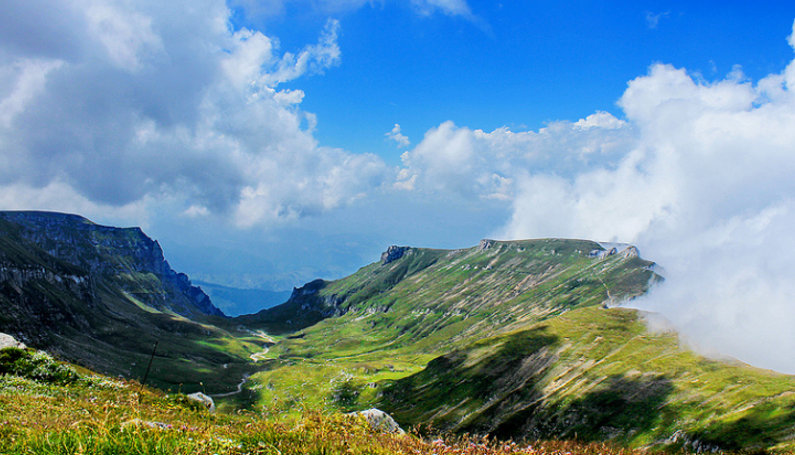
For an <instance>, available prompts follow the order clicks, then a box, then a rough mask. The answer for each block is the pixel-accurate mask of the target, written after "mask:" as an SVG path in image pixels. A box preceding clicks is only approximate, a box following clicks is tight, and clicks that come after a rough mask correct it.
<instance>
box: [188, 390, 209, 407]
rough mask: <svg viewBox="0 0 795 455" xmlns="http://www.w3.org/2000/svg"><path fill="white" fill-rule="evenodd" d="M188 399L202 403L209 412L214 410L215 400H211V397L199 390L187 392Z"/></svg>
mask: <svg viewBox="0 0 795 455" xmlns="http://www.w3.org/2000/svg"><path fill="white" fill-rule="evenodd" d="M188 399H190V400H193V401H195V402H197V403H201V404H203V405H204V407H205V408H207V410H208V411H210V412H215V401H213V399H212V398H210V397H209V396H207V395H205V394H203V393H201V392H196V393H191V394H189V395H188Z"/></svg>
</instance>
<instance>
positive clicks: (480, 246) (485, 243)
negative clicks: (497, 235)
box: [478, 239, 494, 251]
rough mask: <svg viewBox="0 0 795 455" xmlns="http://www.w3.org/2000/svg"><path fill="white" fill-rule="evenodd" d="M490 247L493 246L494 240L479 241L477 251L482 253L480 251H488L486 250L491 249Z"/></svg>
mask: <svg viewBox="0 0 795 455" xmlns="http://www.w3.org/2000/svg"><path fill="white" fill-rule="evenodd" d="M492 246H494V240H491V239H483V240H481V241H480V243H479V244H478V249H479V250H481V251H482V250H488V249H489V248H491V247H492Z"/></svg>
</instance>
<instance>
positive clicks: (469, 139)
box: [397, 112, 634, 199]
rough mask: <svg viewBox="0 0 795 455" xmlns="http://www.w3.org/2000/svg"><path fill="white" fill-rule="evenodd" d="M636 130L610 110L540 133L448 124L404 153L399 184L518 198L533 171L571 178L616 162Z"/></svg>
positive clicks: (556, 124)
mask: <svg viewBox="0 0 795 455" xmlns="http://www.w3.org/2000/svg"><path fill="white" fill-rule="evenodd" d="M632 141H634V133H633V129H632V127H631V126H630V125H628V124H627V123H626V122H624V121H622V120H619V119H617V118H615V117H614V116H612V115H611V114H609V113H607V112H597V113H595V114H593V115H590V116H588V117H587V118H585V119H582V120H579V121H577V122H554V123H551V124H549V125H548V126H547V127H545V128H541V129H540V130H538V131H521V132H514V131H511V130H510V129H509V128H506V127H503V128H498V129H496V130H494V131H492V132H490V133H487V132H484V131H482V130H471V129H469V128H466V127H457V126H456V125H454V124H453V123H452V122H445V123H442V124H441V125H439V126H438V127H436V128H433V129H431V130H429V131H428V132H427V133H426V134H425V137H424V138H423V140H422V142H420V143H419V144H418V145H417V146H416V147H415V148H414V149H412V150H410V151H407V152H405V153H404V154H403V156H402V160H403V168H402V169H401V170H400V173H399V175H398V185H397V186H398V187H399V188H403V189H417V190H422V191H428V192H434V191H439V190H442V189H444V190H447V191H453V192H455V193H458V194H460V195H461V196H464V197H480V198H496V199H510V198H513V197H514V195H515V194H516V192H517V190H519V188H518V187H517V184H516V182H518V181H519V180H521V179H522V178H523V177H524V176H525V175H526V174H527V173H528V172H532V171H533V170H534V169H546V170H547V171H548V172H550V173H552V174H554V175H559V176H568V175H571V174H572V173H575V172H578V171H579V170H580V169H584V168H588V167H589V166H592V165H594V164H595V163H599V164H605V165H608V166H615V165H617V164H618V160H619V159H620V158H621V157H622V156H623V155H624V154H625V153H626V151H627V150H628V148H629V147H630V145H631V144H632V143H634V142H632Z"/></svg>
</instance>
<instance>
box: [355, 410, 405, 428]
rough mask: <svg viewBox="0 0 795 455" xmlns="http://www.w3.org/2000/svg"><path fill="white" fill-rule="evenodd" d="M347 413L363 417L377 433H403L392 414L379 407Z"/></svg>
mask: <svg viewBox="0 0 795 455" xmlns="http://www.w3.org/2000/svg"><path fill="white" fill-rule="evenodd" d="M348 415H349V416H357V417H362V418H364V419H365V420H366V421H367V424H368V425H370V429H371V430H373V431H377V432H379V433H397V434H404V433H405V431H403V429H402V428H400V425H398V423H397V422H395V419H393V418H392V416H390V415H389V414H387V413H386V412H384V411H382V410H380V409H376V408H371V409H368V410H366V411H359V412H351V413H348Z"/></svg>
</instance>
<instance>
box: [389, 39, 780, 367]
mask: <svg viewBox="0 0 795 455" xmlns="http://www.w3.org/2000/svg"><path fill="white" fill-rule="evenodd" d="M793 27H794V29H795V24H793ZM793 36H795V32H794V33H793V35H791V36H790V37H789V41H790V44H792V46H793V48H795V38H793ZM618 104H619V106H620V107H621V109H622V110H623V112H624V114H625V116H626V119H625V120H620V119H618V118H616V117H614V116H612V115H611V114H609V113H605V112H597V113H595V114H593V115H591V116H588V117H587V118H585V119H581V120H578V121H576V122H556V123H553V124H550V125H548V126H547V127H545V128H542V129H540V130H538V131H527V132H513V131H511V130H509V129H507V128H500V129H497V130H495V131H492V132H491V133H486V132H483V131H481V130H471V129H469V128H466V127H457V126H455V125H454V124H452V123H451V122H446V123H443V124H441V125H440V126H438V127H437V128H433V129H431V130H429V131H428V132H427V133H426V135H425V138H424V139H423V141H422V142H421V143H420V144H418V145H417V146H416V147H415V148H414V149H412V150H410V151H408V152H406V153H404V155H403V164H404V166H403V168H402V169H401V170H400V172H399V175H398V183H397V185H396V186H397V187H398V188H400V189H402V190H413V191H417V192H425V193H428V194H449V193H454V194H460V195H463V196H465V197H468V198H470V199H473V198H480V199H483V198H492V197H495V196H497V195H499V196H500V197H502V198H505V199H507V200H509V201H510V203H511V205H512V215H511V217H510V219H509V221H508V222H507V223H506V225H505V226H504V227H503V228H502V229H501V230H500V231H498V232H497V233H496V236H497V237H502V238H533V237H575V238H589V239H595V240H603V241H605V240H614V241H625V242H634V243H636V244H637V245H638V246H639V247H640V249H641V252H642V253H643V254H644V256H645V257H647V258H649V259H652V260H655V261H657V262H658V263H660V264H661V265H662V266H663V267H664V270H665V274H666V278H667V279H666V282H665V284H663V285H661V286H659V287H657V288H656V289H655V290H654V291H653V292H652V293H651V294H650V295H648V296H647V297H645V298H643V299H640V300H637V301H635V302H633V305H635V306H638V307H641V308H644V309H649V310H653V311H658V312H660V313H662V314H663V315H665V316H666V317H667V318H668V319H669V320H670V321H671V322H672V324H673V325H674V326H676V327H677V328H678V329H680V330H681V331H682V333H683V334H684V336H685V339H686V340H687V341H688V343H691V344H693V345H694V346H697V347H699V348H700V349H702V350H704V352H710V353H715V352H720V353H724V354H729V355H732V356H736V357H738V358H740V359H742V360H745V361H748V362H751V363H753V364H755V365H758V366H762V367H767V368H773V369H777V370H780V371H785V372H789V373H795V358H793V356H792V355H791V353H792V352H795V337H793V335H792V333H793V332H792V327H795V281H793V280H792V279H791V274H792V265H791V263H792V259H793V256H792V253H791V252H793V251H795V230H793V229H792V227H793V226H795V179H793V178H792V176H793V175H795V128H793V125H795V61H793V62H792V63H790V64H789V65H788V66H787V68H786V69H785V70H784V71H783V72H782V73H781V74H771V75H769V76H767V77H765V78H763V79H762V80H760V81H758V82H756V83H753V82H751V81H749V80H747V78H746V77H745V76H744V75H743V74H742V71H740V70H739V68H736V69H734V70H733V71H732V72H731V73H730V74H729V75H727V76H726V77H725V78H723V79H721V80H717V81H714V82H706V81H704V80H703V79H701V77H694V76H692V75H690V74H688V72H687V71H686V70H685V69H678V68H674V67H672V66H670V65H662V64H655V65H653V66H651V67H650V69H649V72H648V74H646V75H644V76H641V77H638V78H636V79H634V80H632V81H630V83H629V84H628V87H627V89H626V91H625V93H624V94H623V96H622V97H621V99H620V100H619V103H618ZM494 176H498V177H500V178H499V179H494V178H492V177H494Z"/></svg>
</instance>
